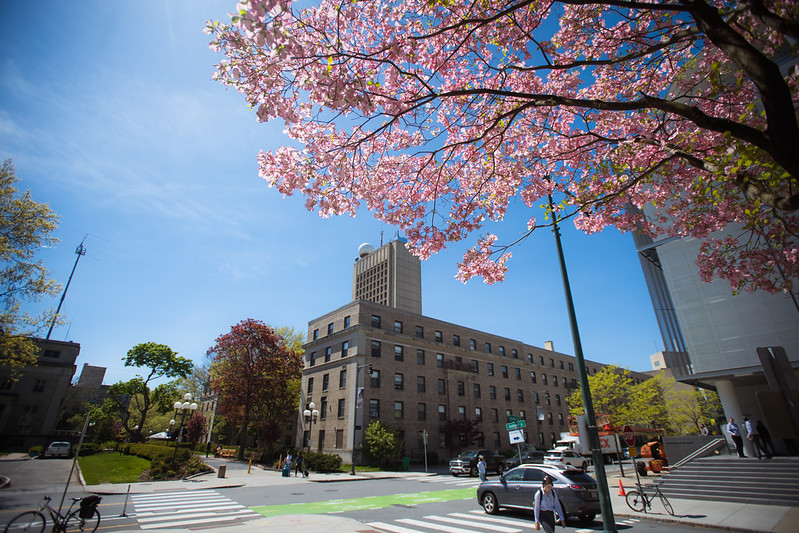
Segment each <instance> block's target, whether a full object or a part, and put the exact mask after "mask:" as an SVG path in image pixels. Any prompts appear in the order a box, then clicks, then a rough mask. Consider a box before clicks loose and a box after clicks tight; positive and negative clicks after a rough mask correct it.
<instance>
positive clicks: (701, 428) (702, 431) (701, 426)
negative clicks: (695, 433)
mask: <svg viewBox="0 0 799 533" xmlns="http://www.w3.org/2000/svg"><path fill="white" fill-rule="evenodd" d="M699 433H700V434H701V435H702V436H703V437H707V436H708V435H710V431H708V429H707V426H705V425H704V424H699Z"/></svg>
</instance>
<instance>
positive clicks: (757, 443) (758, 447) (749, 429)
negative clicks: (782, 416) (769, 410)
mask: <svg viewBox="0 0 799 533" xmlns="http://www.w3.org/2000/svg"><path fill="white" fill-rule="evenodd" d="M744 427H746V438H748V439H749V440H751V441H752V445H753V446H754V447H755V453H757V458H758V459H762V458H763V456H764V455H765V456H766V459H771V454H770V453H769V452H768V451H767V450H764V449H763V441H762V440H760V433H758V431H757V427H756V426H755V424H754V423H753V422H752V421H751V420H749V419H748V418H747V417H744Z"/></svg>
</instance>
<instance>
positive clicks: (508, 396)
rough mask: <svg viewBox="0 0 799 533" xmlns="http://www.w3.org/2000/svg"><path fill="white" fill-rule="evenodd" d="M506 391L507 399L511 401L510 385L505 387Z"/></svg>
mask: <svg viewBox="0 0 799 533" xmlns="http://www.w3.org/2000/svg"><path fill="white" fill-rule="evenodd" d="M504 391H505V401H506V402H509V401H510V389H509V388H508V387H505V388H504Z"/></svg>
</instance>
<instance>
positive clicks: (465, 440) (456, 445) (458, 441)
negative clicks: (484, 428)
mask: <svg viewBox="0 0 799 533" xmlns="http://www.w3.org/2000/svg"><path fill="white" fill-rule="evenodd" d="M441 429H442V431H443V432H444V434H445V435H446V436H447V443H448V444H449V448H450V450H453V449H454V450H462V449H464V448H468V447H469V446H471V445H473V444H474V443H475V442H477V438H478V437H479V436H480V429H479V428H478V427H477V421H476V420H470V419H466V420H457V419H455V420H447V421H446V422H444V426H443V427H442V428H441Z"/></svg>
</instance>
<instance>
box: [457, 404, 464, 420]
mask: <svg viewBox="0 0 799 533" xmlns="http://www.w3.org/2000/svg"><path fill="white" fill-rule="evenodd" d="M458 420H461V421H463V420H466V407H465V406H463V405H459V406H458Z"/></svg>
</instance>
